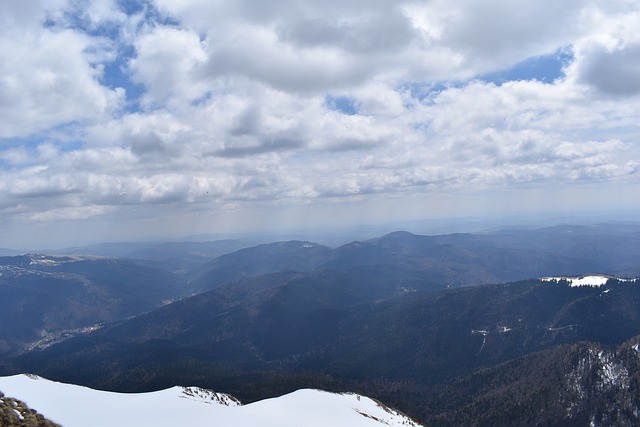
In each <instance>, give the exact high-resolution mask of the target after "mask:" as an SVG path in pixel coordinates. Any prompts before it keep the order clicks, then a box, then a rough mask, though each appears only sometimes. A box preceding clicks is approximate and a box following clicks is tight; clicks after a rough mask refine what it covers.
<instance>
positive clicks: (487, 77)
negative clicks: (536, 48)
mask: <svg viewBox="0 0 640 427" xmlns="http://www.w3.org/2000/svg"><path fill="white" fill-rule="evenodd" d="M571 61H573V52H572V51H571V50H570V49H568V48H565V49H560V50H558V51H556V52H554V53H552V54H550V55H543V56H534V57H531V58H527V59H525V60H524V61H522V62H519V63H517V64H516V65H514V66H513V67H511V68H508V69H506V70H502V71H496V72H493V73H488V74H484V75H482V76H480V77H479V78H480V80H484V81H487V82H492V83H495V84H497V85H501V84H503V83H506V82H510V81H518V80H538V81H540V82H544V83H553V81H554V80H556V79H558V78H560V77H563V76H564V72H563V71H562V70H563V68H564V67H565V66H566V65H567V64H569V63H570V62H571Z"/></svg>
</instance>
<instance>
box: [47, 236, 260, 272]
mask: <svg viewBox="0 0 640 427" xmlns="http://www.w3.org/2000/svg"><path fill="white" fill-rule="evenodd" d="M249 245H250V243H247V242H242V241H239V240H231V239H226V240H216V241H212V242H166V243H157V242H156V243H151V242H136V243H127V242H122V243H100V244H95V245H89V246H81V247H74V248H67V249H63V250H58V251H54V252H53V253H57V254H85V255H97V256H104V257H116V258H128V259H131V260H135V261H136V262H138V263H141V264H144V265H148V266H151V267H157V268H162V269H164V270H168V271H171V272H173V273H187V272H189V271H190V270H192V269H194V268H197V267H199V266H200V265H202V264H204V263H206V262H208V261H210V260H211V259H213V258H215V257H218V256H220V255H224V254H227V253H230V252H234V251H237V250H239V249H242V248H244V247H247V246H249Z"/></svg>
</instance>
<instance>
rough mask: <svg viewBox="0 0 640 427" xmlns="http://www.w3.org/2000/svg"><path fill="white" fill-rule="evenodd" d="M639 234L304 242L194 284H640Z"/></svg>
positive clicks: (238, 256)
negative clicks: (360, 279) (267, 278)
mask: <svg viewBox="0 0 640 427" xmlns="http://www.w3.org/2000/svg"><path fill="white" fill-rule="evenodd" d="M598 230H599V231H598ZM616 230H617V229H616ZM634 230H638V231H637V232H636V233H630V234H628V235H626V234H616V233H612V234H609V229H608V227H604V226H602V227H576V228H572V227H555V228H550V229H543V230H536V231H517V232H516V231H511V232H501V233H493V234H477V235H476V234H451V235H442V236H420V235H415V234H411V233H407V232H395V233H391V234H388V235H385V236H383V237H380V238H376V239H371V240H367V241H364V242H359V241H356V242H353V243H349V244H346V245H342V246H340V247H337V248H335V249H331V248H328V247H326V246H322V245H318V244H315V243H311V242H304V241H291V242H278V243H271V244H263V245H259V246H255V247H251V248H245V249H242V250H240V251H237V252H233V253H230V254H225V255H222V256H220V257H218V258H215V259H213V260H212V261H211V262H209V263H205V264H203V265H202V266H200V267H199V268H197V269H194V270H193V271H192V272H191V273H190V274H189V275H188V278H189V282H190V289H192V291H193V292H194V293H198V292H203V291H206V290H209V289H213V288H215V287H216V286H219V285H221V284H224V283H228V282H230V281H233V280H238V279H242V278H246V277H251V276H258V275H261V274H268V273H275V272H279V271H283V270H293V271H298V272H310V271H314V270H327V269H330V270H340V271H349V270H350V271H358V270H369V271H370V270H371V269H375V270H377V271H385V272H386V274H387V275H390V274H391V273H392V272H393V273H394V274H396V275H397V276H398V280H397V281H398V287H402V286H404V287H407V286H406V285H407V284H408V285H411V286H416V288H417V289H427V288H430V289H442V288H446V287H456V286H471V285H479V284H486V283H501V282H507V281H515V280H522V279H527V278H532V277H541V276H545V275H579V274H585V273H590V272H601V273H607V274H612V275H623V276H627V275H629V276H634V275H635V272H638V273H640V228H634ZM403 280H409V282H408V283H407V284H403V283H402V281H403Z"/></svg>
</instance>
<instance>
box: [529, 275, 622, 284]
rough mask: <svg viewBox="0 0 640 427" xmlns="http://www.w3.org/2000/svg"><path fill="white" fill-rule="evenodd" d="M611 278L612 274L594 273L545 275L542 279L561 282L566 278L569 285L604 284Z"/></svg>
mask: <svg viewBox="0 0 640 427" xmlns="http://www.w3.org/2000/svg"><path fill="white" fill-rule="evenodd" d="M609 279H611V277H610V276H604V275H593V276H580V277H543V278H542V279H540V280H543V281H545V282H553V281H556V282H559V281H561V280H566V281H567V282H568V283H569V286H572V287H576V286H594V287H597V286H604V285H605V284H606V283H607V280H609Z"/></svg>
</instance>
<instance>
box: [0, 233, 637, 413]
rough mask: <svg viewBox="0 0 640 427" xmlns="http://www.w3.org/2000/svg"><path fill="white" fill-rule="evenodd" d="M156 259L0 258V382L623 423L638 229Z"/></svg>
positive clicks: (410, 239)
mask: <svg viewBox="0 0 640 427" xmlns="http://www.w3.org/2000/svg"><path fill="white" fill-rule="evenodd" d="M167 247H168V246H165V250H164V251H162V252H161V253H159V252H157V251H148V252H146V253H147V254H148V255H149V258H148V259H125V258H116V257H105V256H98V255H70V254H64V253H58V254H55V255H20V256H7V257H3V258H1V259H0V271H1V272H2V275H1V276H0V287H2V290H3V295H6V296H7V297H6V298H4V299H3V302H2V304H4V305H3V307H5V309H4V310H3V311H1V312H0V313H2V314H0V316H2V317H3V318H2V321H3V322H4V324H5V325H13V326H11V327H9V328H5V329H4V332H3V334H4V335H2V337H0V338H2V341H1V342H2V343H3V349H4V352H3V353H2V354H0V356H1V357H0V375H4V376H7V375H15V374H20V373H25V372H29V373H34V374H38V375H41V376H43V377H45V378H48V379H50V380H53V381H60V382H65V383H70V384H78V385H84V386H89V387H92V388H94V389H99V390H110V391H113V392H152V391H156V390H163V389H169V388H171V387H174V386H181V385H182V386H183V385H191V386H197V387H202V388H204V389H209V390H215V391H216V392H221V393H228V394H230V395H233V396H235V397H237V398H238V399H240V401H242V402H243V403H250V402H257V401H262V400H264V399H269V398H275V397H278V396H283V395H286V394H288V393H292V392H294V391H296V390H300V389H308V388H313V389H322V390H327V391H331V392H337V393H343V392H351V393H358V394H361V395H363V396H371V397H372V398H375V399H378V400H380V401H382V402H384V403H385V404H387V405H389V406H390V407H393V408H397V409H398V410H400V411H402V412H404V413H406V414H408V415H409V416H411V417H413V418H414V419H416V420H419V421H420V422H422V423H424V424H425V425H430V426H431V425H459V424H463V425H464V424H472V423H473V422H472V420H476V421H477V425H509V420H513V419H517V420H518V421H517V425H539V424H547V425H588V424H586V423H587V422H591V421H592V420H595V421H594V422H597V423H598V425H599V424H600V423H605V424H606V423H611V422H613V421H615V422H616V423H618V424H619V425H634V423H635V422H638V419H637V416H636V415H634V414H637V413H638V408H636V406H634V405H636V402H637V400H634V399H637V396H638V394H637V392H636V391H635V390H637V389H638V380H639V378H638V375H637V372H638V371H637V367H638V365H637V363H638V361H637V360H636V359H637V358H639V357H640V353H638V352H637V351H635V350H633V348H634V347H633V346H634V345H636V347H637V340H638V335H639V334H640V315H638V313H640V281H639V280H638V279H636V277H638V276H639V275H640V261H638V260H640V257H639V256H638V255H640V227H633V226H630V225H625V226H614V225H599V226H589V227H588V226H561V227H552V228H548V229H539V230H534V231H528V230H521V231H515V230H509V231H502V232H494V233H485V234H452V235H435V236H427V235H416V234H411V233H407V232H394V233H391V234H387V235H384V236H381V237H379V238H375V239H370V240H364V241H355V242H351V243H347V244H344V245H341V246H338V247H335V248H331V247H328V246H324V245H320V244H317V243H314V242H310V241H305V240H299V241H288V242H274V243H267V244H260V245H257V246H249V247H244V248H240V249H238V250H235V248H234V247H233V244H231V245H230V244H229V242H228V241H226V242H225V243H224V244H221V246H220V247H225V248H227V249H226V250H228V252H225V253H218V252H214V253H212V255H211V257H210V259H208V260H202V259H201V258H198V259H200V260H201V261H203V262H201V263H198V265H197V266H196V267H192V268H188V269H187V270H184V268H185V267H180V268H178V267H176V265H177V264H175V263H166V267H167V269H162V268H159V266H161V265H162V264H163V262H162V261H161V260H162V257H165V256H166V254H167V251H168V249H166V248H167ZM172 247H173V248H174V249H175V248H181V247H182V248H184V246H182V245H173V246H172ZM208 247H211V248H213V247H216V245H214V244H210V245H209V246H208ZM174 249H172V250H174ZM111 250H114V248H111ZM137 250H140V251H141V249H140V248H138V249H137ZM175 250H178V249H175ZM220 250H223V249H220ZM198 251H199V252H198V254H197V255H194V256H197V257H203V256H204V255H203V252H202V247H199V248H198ZM184 256H186V255H184ZM184 256H183V259H184ZM180 263H181V265H182V266H187V265H189V263H188V262H186V263H185V262H184V261H180ZM194 263H195V262H194ZM181 269H183V270H182V271H181ZM634 358H635V359H634ZM639 360H640V359H639ZM594 378H595V379H596V380H594ZM524 384H526V385H527V387H524ZM620 384H622V385H620ZM605 389H606V390H609V391H608V392H607V393H608V394H605V395H604V396H601V393H600V392H602V391H603V390H605ZM0 390H1V388H0ZM599 393H600V394H599ZM596 395H597V396H598V398H597V399H596V398H594V397H588V396H596ZM558 396H560V397H561V398H559V397H558ZM634 396H636V397H635V398H634ZM16 397H19V396H16ZM587 397H588V398H587ZM503 408H508V411H507V412H504V413H502V412H501V410H502V409H503ZM622 408H624V410H622ZM36 409H38V408H37V407H36ZM525 409H526V410H525ZM616 410H618V412H616ZM620 411H622V412H620ZM634 411H635V412H634ZM511 413H518V414H520V415H519V418H518V417H516V418H514V415H509V416H507V415H505V414H511ZM501 414H502V415H501ZM45 415H46V414H45ZM571 423H574V424H571Z"/></svg>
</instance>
